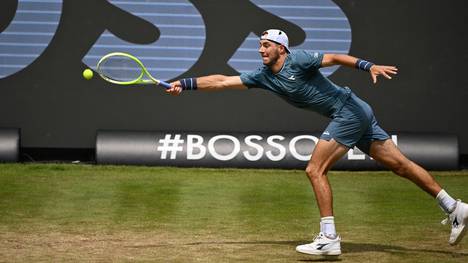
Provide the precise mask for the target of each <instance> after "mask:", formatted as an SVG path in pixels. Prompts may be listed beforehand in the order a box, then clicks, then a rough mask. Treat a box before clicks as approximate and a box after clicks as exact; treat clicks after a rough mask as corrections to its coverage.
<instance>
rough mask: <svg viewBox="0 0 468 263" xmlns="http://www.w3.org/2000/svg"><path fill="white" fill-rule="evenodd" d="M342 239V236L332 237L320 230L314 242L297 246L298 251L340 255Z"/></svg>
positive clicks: (312, 253)
mask: <svg viewBox="0 0 468 263" xmlns="http://www.w3.org/2000/svg"><path fill="white" fill-rule="evenodd" d="M340 241H341V238H340V236H337V237H336V238H335V239H331V238H328V237H326V236H325V235H324V234H323V233H322V232H320V233H319V234H318V235H317V236H316V237H315V238H314V241H312V243H310V244H305V245H300V246H297V247H296V251H297V252H300V253H304V254H309V255H323V256H338V255H341V246H340Z"/></svg>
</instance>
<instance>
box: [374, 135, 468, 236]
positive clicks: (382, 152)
mask: <svg viewBox="0 0 468 263" xmlns="http://www.w3.org/2000/svg"><path fill="white" fill-rule="evenodd" d="M369 154H370V156H371V157H372V158H374V159H375V160H377V161H378V162H380V163H381V164H383V165H385V166H386V167H388V168H389V169H390V170H392V171H393V172H394V173H396V174H398V175H400V176H402V177H405V178H408V179H409V180H411V181H412V182H414V183H415V184H416V185H418V186H419V187H420V188H421V189H423V190H424V191H426V192H427V193H429V194H430V195H432V196H433V197H436V198H437V200H438V201H439V205H440V206H441V207H442V209H444V210H445V211H446V213H447V214H448V215H449V217H448V221H450V223H451V224H452V232H451V234H450V238H449V244H451V245H455V244H457V243H459V242H460V240H461V239H462V238H463V236H464V235H465V233H466V231H467V226H466V225H467V224H468V205H467V204H465V203H463V202H461V201H455V200H454V199H453V198H452V197H450V196H449V195H448V194H447V193H446V192H445V191H443V190H442V188H441V187H440V185H439V184H438V183H437V182H436V181H435V179H434V178H433V177H432V176H431V175H430V174H429V173H428V172H427V171H426V170H425V169H423V168H422V167H421V166H419V165H417V164H415V163H414V162H412V161H410V160H409V159H408V158H406V157H405V156H404V155H403V154H402V153H401V152H400V150H399V149H398V148H397V147H396V145H395V144H394V143H393V141H392V140H385V141H374V142H372V143H371V146H370V150H369Z"/></svg>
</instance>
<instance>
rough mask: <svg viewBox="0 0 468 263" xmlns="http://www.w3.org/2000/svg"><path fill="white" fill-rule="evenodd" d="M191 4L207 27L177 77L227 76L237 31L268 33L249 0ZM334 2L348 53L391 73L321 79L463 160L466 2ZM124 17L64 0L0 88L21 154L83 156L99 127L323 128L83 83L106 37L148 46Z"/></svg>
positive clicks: (301, 117)
mask: <svg viewBox="0 0 468 263" xmlns="http://www.w3.org/2000/svg"><path fill="white" fill-rule="evenodd" d="M191 2H192V3H193V4H194V5H195V6H196V7H197V9H198V10H199V11H200V13H201V14H202V16H203V19H204V21H205V23H206V46H205V49H204V51H203V53H202V56H201V57H200V60H199V61H198V62H197V63H196V64H195V65H194V66H193V67H192V68H191V69H190V70H189V71H188V72H186V73H184V74H183V76H198V75H205V74H211V73H223V74H235V72H234V71H233V70H232V69H231V68H229V67H227V66H226V61H227V59H229V57H230V56H231V55H232V52H233V50H235V49H236V48H237V47H238V46H239V45H240V44H241V42H242V40H243V39H244V38H245V37H246V35H243V34H245V33H244V32H246V29H250V30H251V31H252V32H255V33H257V34H258V33H259V32H261V31H263V30H264V29H267V28H270V27H275V26H276V25H275V24H273V25H272V24H271V23H270V21H269V20H268V19H256V20H251V19H250V20H249V18H251V17H252V16H255V15H256V14H249V13H248V12H246V11H245V5H246V4H249V3H248V1H235V0H232V1H220V0H193V1H191ZM335 3H336V4H337V5H339V6H340V7H341V9H342V10H343V11H344V12H345V14H346V15H347V17H348V19H349V21H350V24H351V29H352V45H351V50H350V54H352V55H355V56H358V57H362V58H367V59H369V60H372V61H375V62H377V63H385V64H393V65H397V66H398V67H399V74H398V76H397V77H396V78H395V79H394V80H392V81H382V80H381V81H380V82H379V83H378V84H377V85H376V86H373V85H372V84H371V80H370V78H369V77H368V76H367V75H366V74H365V73H363V72H359V71H356V70H354V69H347V68H340V69H339V70H338V71H336V72H335V73H334V74H333V75H332V76H331V79H332V80H333V81H335V82H336V83H338V84H340V85H343V86H344V85H347V86H349V87H351V88H352V89H353V90H354V92H356V93H357V94H358V95H359V96H361V97H362V98H364V99H365V100H367V101H368V102H369V103H370V104H371V105H372V106H373V108H374V111H375V112H376V115H377V117H378V119H379V121H380V123H381V125H382V126H383V127H384V128H385V129H387V130H389V131H402V132H432V133H434V132H436V133H437V132H440V133H451V134H456V135H457V136H458V137H459V139H460V145H461V149H460V150H461V153H462V154H464V155H466V154H468V123H467V121H466V120H467V118H466V117H465V116H466V114H467V113H468V110H467V107H466V106H465V104H464V103H465V100H466V99H468V96H467V95H468V91H467V88H468V85H467V84H468V81H467V78H466V72H465V71H466V64H467V63H468V53H467V52H466V47H467V46H468V41H467V40H468V37H467V30H466V25H467V23H466V10H468V9H467V8H468V2H467V1H464V0H453V1H442V0H437V1H436V0H430V1H429V0H411V1H398V0H386V1H375V0H336V1H335ZM16 7H17V1H12V0H6V1H5V0H4V1H1V2H0V18H1V19H0V30H4V29H5V28H6V26H8V24H9V23H10V21H11V19H12V16H13V15H14V13H15V10H16ZM122 12H123V11H121V10H120V9H117V8H110V4H109V3H108V2H107V1H105V0H80V1H72V0H64V1H63V10H62V16H61V20H60V24H59V27H58V30H57V32H56V34H55V36H54V38H53V40H52V42H51V43H50V45H49V46H48V47H47V49H46V50H45V52H43V53H42V55H41V56H40V57H39V58H38V59H37V60H36V61H34V62H33V63H32V64H31V65H29V66H28V67H27V68H25V69H23V70H22V71H20V72H18V73H16V74H13V75H11V76H8V77H6V78H2V79H0V112H1V115H0V127H16V128H21V140H22V141H21V143H22V147H26V148H36V147H37V148H75V149H77V148H78V149H79V148H81V149H85V148H93V147H94V144H95V134H96V130H98V129H115V130H140V131H145V130H147V131H151V130H155V131H157V130H165V131H168V130H170V131H190V130H196V131H216V132H218V131H219V132H229V131H237V132H253V131H255V132H270V131H283V132H287V131H311V132H316V131H321V130H322V129H323V128H324V127H325V126H326V124H327V122H328V121H327V120H326V119H324V118H322V117H320V116H318V115H317V114H313V113H310V112H306V111H303V110H300V109H295V108H292V107H291V106H289V105H288V104H286V103H285V102H283V101H282V100H281V99H279V98H277V97H275V96H274V95H272V94H270V93H267V92H265V91H262V90H249V91H223V92H218V93H202V92H186V93H185V94H183V95H182V96H179V97H172V96H168V95H166V94H164V92H163V91H162V90H161V89H156V88H148V87H140V88H136V89H119V88H110V87H109V85H107V84H104V82H103V81H101V80H99V79H97V78H94V79H93V80H91V81H86V80H84V79H83V78H82V77H81V72H82V70H83V69H84V68H85V67H86V65H85V64H83V62H82V59H83V57H84V56H85V55H86V53H87V52H88V50H89V49H90V48H91V47H92V45H93V44H94V42H95V41H96V39H97V38H98V37H99V35H100V34H101V33H102V32H103V31H104V30H105V29H109V30H110V31H111V32H113V33H114V34H116V35H117V36H119V37H121V38H123V39H127V40H130V41H132V42H137V43H148V42H152V41H154V40H155V39H154V35H155V34H157V33H158V32H155V31H154V28H152V27H149V26H146V25H145V24H144V22H142V21H138V20H135V19H133V18H131V17H130V16H128V17H126V16H122ZM135 26H136V27H135ZM128 28H132V30H126V29H128ZM290 29H291V31H290V38H291V42H292V45H294V44H298V42H300V41H301V39H303V35H302V32H300V31H297V30H296V31H295V30H294V28H290ZM285 30H286V31H288V28H287V27H286V28H285ZM293 48H294V47H293ZM0 62H1V57H0Z"/></svg>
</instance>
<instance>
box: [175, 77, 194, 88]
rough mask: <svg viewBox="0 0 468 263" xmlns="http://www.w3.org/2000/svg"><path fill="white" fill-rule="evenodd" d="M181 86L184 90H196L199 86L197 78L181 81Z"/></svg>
mask: <svg viewBox="0 0 468 263" xmlns="http://www.w3.org/2000/svg"><path fill="white" fill-rule="evenodd" d="M179 82H180V85H181V86H182V90H196V89H197V88H198V86H197V78H186V79H181V80H179Z"/></svg>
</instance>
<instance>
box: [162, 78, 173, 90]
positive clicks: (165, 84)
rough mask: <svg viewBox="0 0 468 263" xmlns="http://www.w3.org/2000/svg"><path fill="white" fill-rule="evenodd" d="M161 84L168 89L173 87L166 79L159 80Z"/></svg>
mask: <svg viewBox="0 0 468 263" xmlns="http://www.w3.org/2000/svg"><path fill="white" fill-rule="evenodd" d="M159 85H161V86H163V87H164V88H166V89H170V88H171V84H169V83H167V82H165V81H162V80H161V81H159Z"/></svg>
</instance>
